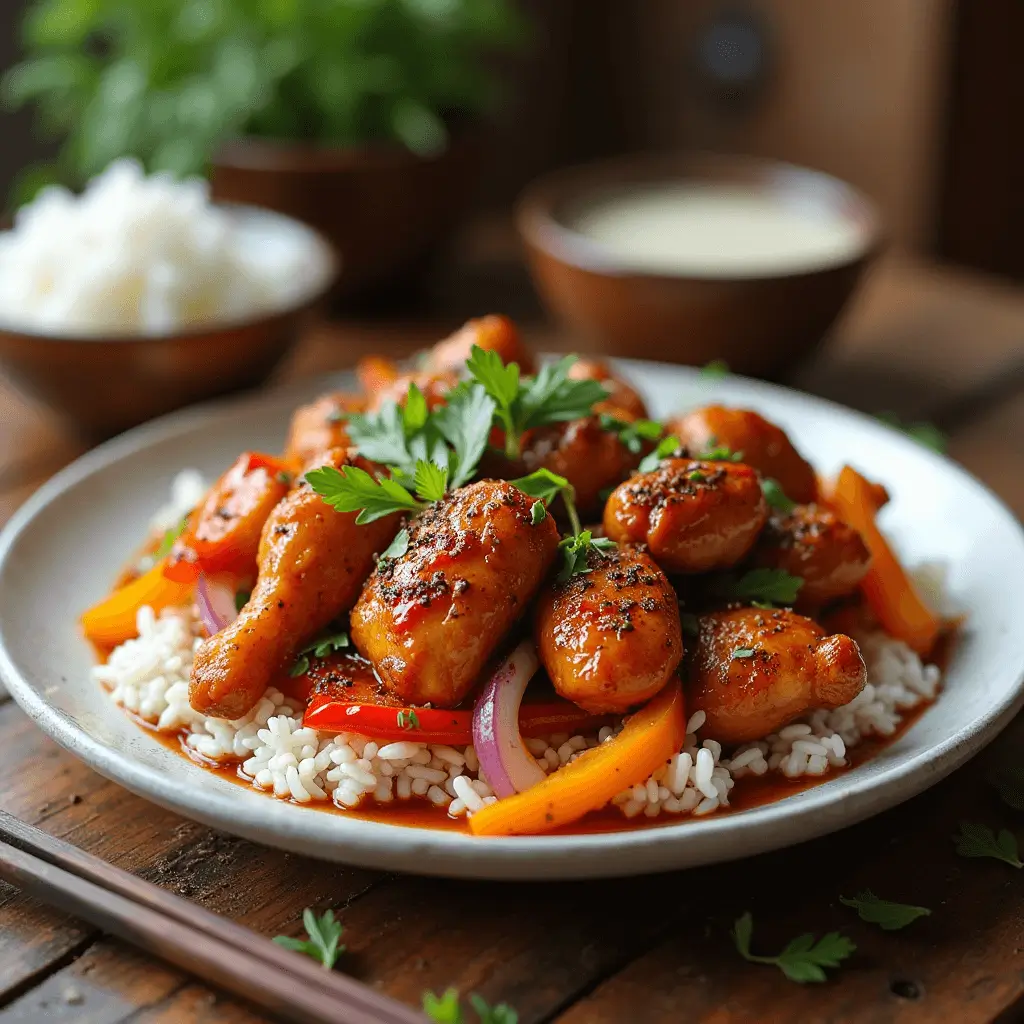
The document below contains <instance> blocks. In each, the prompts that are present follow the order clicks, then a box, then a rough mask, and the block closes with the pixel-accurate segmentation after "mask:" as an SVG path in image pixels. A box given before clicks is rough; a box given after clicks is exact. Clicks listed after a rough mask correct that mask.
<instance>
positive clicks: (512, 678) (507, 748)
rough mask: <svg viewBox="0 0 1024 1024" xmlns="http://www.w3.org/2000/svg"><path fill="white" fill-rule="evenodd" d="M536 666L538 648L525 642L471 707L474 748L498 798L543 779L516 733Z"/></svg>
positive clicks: (520, 791)
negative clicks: (524, 698) (523, 702)
mask: <svg viewBox="0 0 1024 1024" xmlns="http://www.w3.org/2000/svg"><path fill="white" fill-rule="evenodd" d="M538 665H539V662H538V660H537V649H536V648H535V647H534V645H533V643H532V641H530V640H524V641H523V642H522V643H521V644H520V645H519V646H518V647H517V648H516V649H515V650H514V651H513V652H512V653H511V654H510V655H509V656H508V657H507V658H506V659H505V661H503V662H502V663H501V665H500V666H499V668H498V670H497V671H496V672H495V673H494V675H493V676H491V678H490V680H488V683H487V686H486V687H484V692H483V693H482V694H481V695H480V699H479V700H478V701H477V702H476V707H475V708H473V746H474V747H475V748H476V756H477V757H478V758H479V759H480V767H481V768H483V771H484V774H485V775H486V776H487V782H488V784H489V785H490V787H491V789H492V790H494V794H495V796H497V797H499V798H504V797H507V796H512V794H513V793H522V792H523V790H525V789H529V788H530V787H531V786H535V785H536V784H537V783H538V782H540V781H541V780H542V779H544V777H545V775H544V770H543V769H542V768H541V767H540V765H539V764H537V762H536V761H535V760H534V759H533V758H532V757H531V756H530V752H529V751H528V750H527V749H526V747H525V746H524V745H523V738H522V736H520V734H519V705H520V704H521V703H522V700H523V694H524V693H525V692H526V684H527V683H529V681H530V680H531V679H532V678H533V675H534V673H535V672H536V671H537V668H538Z"/></svg>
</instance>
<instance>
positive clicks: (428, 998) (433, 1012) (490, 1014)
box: [423, 988, 519, 1024]
mask: <svg viewBox="0 0 1024 1024" xmlns="http://www.w3.org/2000/svg"><path fill="white" fill-rule="evenodd" d="M469 1003H470V1005H471V1006H472V1007H473V1010H474V1012H475V1013H476V1015H477V1019H478V1021H479V1024H518V1021H519V1014H517V1013H516V1011H515V1010H513V1009H512V1007H511V1006H509V1005H508V1004H507V1003H498V1004H497V1005H495V1006H490V1005H489V1004H488V1003H487V1002H486V1000H484V999H483V998H482V997H481V996H479V995H477V994H476V993H475V992H474V993H473V994H472V995H470V997H469ZM423 1012H424V1013H425V1014H426V1015H427V1018H428V1019H429V1020H432V1021H434V1022H435V1024H466V1018H465V1015H464V1014H463V1012H462V1006H461V1004H460V1003H459V990H458V989H456V988H450V989H447V990H446V991H445V992H444V993H443V994H442V995H440V996H436V995H434V993H433V992H424V993H423Z"/></svg>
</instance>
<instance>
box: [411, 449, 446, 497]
mask: <svg viewBox="0 0 1024 1024" xmlns="http://www.w3.org/2000/svg"><path fill="white" fill-rule="evenodd" d="M415 481H416V494H417V495H418V496H419V497H420V498H422V499H423V500H424V501H440V500H441V499H442V498H443V497H444V492H445V491H446V490H447V489H448V467H447V466H445V467H441V466H439V465H438V464H437V463H436V462H424V461H423V459H420V461H419V462H417V463H416V476H415Z"/></svg>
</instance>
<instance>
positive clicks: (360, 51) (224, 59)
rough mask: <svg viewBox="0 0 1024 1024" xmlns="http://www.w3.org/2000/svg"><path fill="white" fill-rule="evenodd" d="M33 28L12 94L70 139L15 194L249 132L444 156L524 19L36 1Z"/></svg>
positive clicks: (487, 101) (165, 159) (396, 4)
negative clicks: (119, 162) (128, 159)
mask: <svg viewBox="0 0 1024 1024" xmlns="http://www.w3.org/2000/svg"><path fill="white" fill-rule="evenodd" d="M23 37H24V38H23V45H24V51H25V55H26V56H25V59H24V60H23V61H22V62H21V63H19V64H16V65H15V66H13V67H12V68H11V69H10V70H9V71H8V72H7V73H6V75H5V76H4V78H3V83H2V87H3V96H4V100H5V102H6V104H7V105H8V106H9V107H13V108H16V107H20V106H23V105H25V104H33V105H34V106H35V108H36V111H37V116H38V125H39V127H40V129H41V130H42V131H43V132H44V133H45V134H46V135H48V136H50V137H55V138H60V139H63V140H64V142H63V146H62V148H61V149H60V152H59V156H58V158H57V159H56V161H54V162H52V163H49V164H46V165H35V166H33V167H30V168H28V169H27V170H26V171H25V172H24V173H23V174H22V176H21V178H20V179H19V182H18V184H17V186H16V189H15V200H16V201H18V202H20V201H24V200H25V199H26V198H28V197H29V196H31V195H32V194H34V193H35V192H36V191H37V190H38V189H39V188H40V187H41V186H42V185H45V184H47V183H50V182H54V181H60V182H63V183H65V184H69V185H72V186H80V185H82V184H83V183H84V182H85V181H86V180H87V179H88V178H89V177H91V176H92V175H94V174H96V173H98V172H99V171H101V170H103V168H105V167H106V166H107V165H108V164H109V163H110V162H111V161H112V160H114V159H116V158H117V157H121V156H126V155H129V156H134V157H137V158H138V159H139V160H141V161H142V162H143V164H144V165H145V166H146V167H147V169H149V170H151V171H156V170H164V171H170V172H172V173H174V174H177V175H186V174H192V173H202V172H203V171H204V170H205V169H206V168H207V167H208V165H209V163H210V161H211V159H212V158H213V156H214V154H215V152H216V150H217V148H218V146H219V145H220V144H221V143H222V142H224V141H226V140H228V139H232V138H235V137H239V136H259V137H264V138H272V139H279V140H287V141H293V142H307V143H316V144H321V145H328V146H336V147H351V146H359V145H363V144H367V143H375V142H391V143H399V144H401V145H403V146H405V147H407V148H408V149H409V150H411V151H413V152H414V153H416V154H419V155H423V156H430V155H434V154H437V153H438V152H440V151H442V150H444V148H445V146H446V144H447V142H448V138H449V132H450V130H451V128H452V127H453V126H455V125H458V124H459V123H460V122H461V121H464V120H468V119H472V118H474V117H476V116H478V115H480V114H482V113H484V112H485V111H487V110H488V109H490V108H491V107H492V105H493V104H494V102H495V100H496V99H497V98H498V83H497V81H496V79H495V77H494V75H493V74H492V72H491V71H490V69H489V68H488V67H487V65H486V63H485V58H486V56H487V55H488V54H489V53H491V52H493V51H496V50H502V49H511V48H515V47H517V46H519V45H521V44H522V43H523V41H524V39H525V24H524V21H523V19H522V17H521V15H520V14H519V12H518V10H517V9H516V8H515V7H514V6H513V5H512V4H511V3H510V2H509V0H36V2H34V3H33V4H32V5H31V6H30V7H29V8H28V11H27V13H26V16H25V19H24V22H23Z"/></svg>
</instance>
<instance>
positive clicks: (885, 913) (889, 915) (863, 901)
mask: <svg viewBox="0 0 1024 1024" xmlns="http://www.w3.org/2000/svg"><path fill="white" fill-rule="evenodd" d="M839 902H840V903H842V904H843V905H844V906H847V907H853V908H854V910H856V911H857V914H858V916H859V917H860V919H861V920H862V921H867V923H868V924H877V925H878V926H879V927H880V928H881V929H882V930H883V931H887V932H895V931H899V930H900V929H901V928H906V927H907V925H908V924H911V923H913V922H914V921H916V920H917V919H918V918H919V917H928V916H929V915H930V914H931V911H930V910H929V909H928V908H927V907H913V906H911V905H910V904H909V903H891V902H890V901H889V900H880V899H879V898H878V897H877V896H876V895H875V894H874V893H873V892H872V891H871V890H870V889H865V890H864V891H863V892H859V893H857V895H856V896H854V897H853V899H847V898H846V897H845V896H840V897H839Z"/></svg>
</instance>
